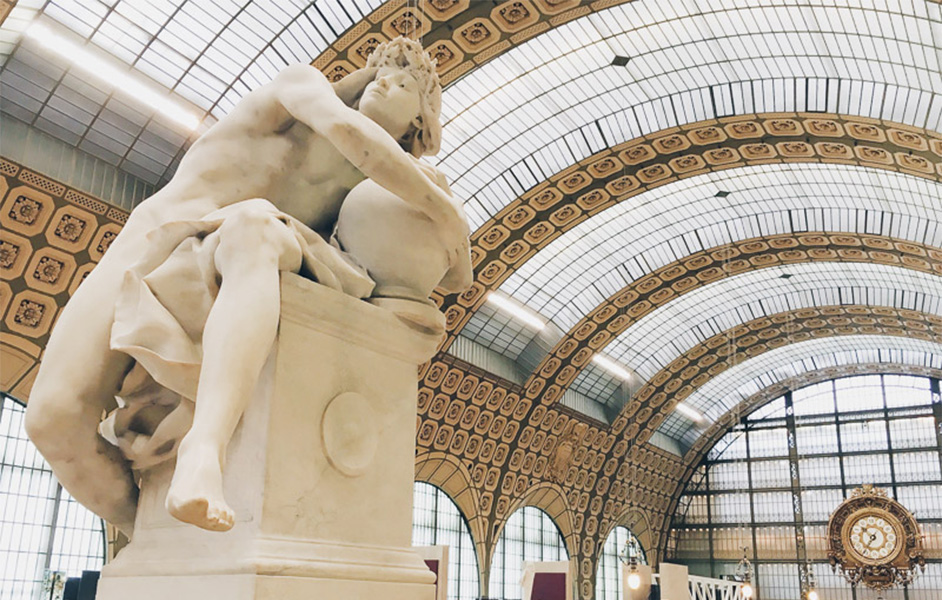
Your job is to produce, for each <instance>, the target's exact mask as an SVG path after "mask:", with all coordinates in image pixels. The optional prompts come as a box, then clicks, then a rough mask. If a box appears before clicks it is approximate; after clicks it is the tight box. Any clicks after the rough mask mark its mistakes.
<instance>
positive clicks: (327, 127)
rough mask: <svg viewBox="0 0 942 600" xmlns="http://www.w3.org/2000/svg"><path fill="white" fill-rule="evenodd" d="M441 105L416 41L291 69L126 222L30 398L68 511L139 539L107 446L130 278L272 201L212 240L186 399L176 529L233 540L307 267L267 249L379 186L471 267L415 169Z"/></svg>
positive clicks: (445, 204) (431, 187)
mask: <svg viewBox="0 0 942 600" xmlns="http://www.w3.org/2000/svg"><path fill="white" fill-rule="evenodd" d="M440 102H441V88H440V85H439V83H438V78H437V75H436V74H435V70H434V64H433V63H432V62H431V61H430V60H429V58H428V57H427V55H426V54H425V53H424V51H422V49H421V46H419V45H418V44H417V43H415V42H412V41H409V40H405V39H402V38H399V39H396V40H393V41H392V42H389V43H387V44H383V45H381V46H380V47H379V48H377V50H376V51H375V52H374V54H373V55H372V56H371V57H370V59H369V61H368V63H367V66H366V68H364V69H361V70H359V71H356V72H354V73H352V74H350V75H348V76H347V77H345V78H344V79H343V80H342V81H340V82H338V83H337V84H331V83H329V82H328V81H327V79H326V78H325V77H324V76H323V75H322V74H321V73H320V72H319V71H318V70H317V69H315V68H314V67H311V66H309V65H295V66H291V67H288V68H286V69H284V70H283V71H282V72H281V73H279V75H278V76H276V77H275V79H274V80H273V81H272V82H270V83H268V84H266V85H264V86H262V87H260V88H258V89H257V90H255V91H253V92H251V93H249V94H248V95H246V96H245V98H244V99H243V100H242V101H241V102H240V103H239V104H238V105H237V106H236V107H235V108H234V109H233V110H232V112H231V113H230V114H229V115H227V116H226V117H225V118H223V119H221V120H220V121H219V122H218V123H216V124H215V125H214V126H213V127H212V128H211V129H210V130H209V131H208V132H206V133H205V134H204V135H203V136H202V137H201V138H200V139H199V140H197V141H196V142H195V143H194V144H193V146H192V147H191V148H190V149H189V151H188V152H187V154H186V156H185V157H184V159H183V161H182V162H181V163H180V166H179V168H178V170H177V172H176V174H175V175H174V177H173V179H172V180H171V181H170V182H169V183H168V184H167V185H166V186H165V187H164V188H163V189H161V190H160V191H159V192H157V193H156V194H154V195H153V196H151V197H150V198H148V199H147V200H145V201H144V202H142V203H141V204H140V205H139V206H138V207H137V208H136V209H135V210H134V211H133V212H132V213H131V215H130V218H129V219H128V221H127V224H126V225H125V227H124V229H123V230H122V232H121V233H120V235H118V237H117V238H116V239H115V240H114V242H113V243H112V245H111V248H110V249H109V251H108V252H107V253H106V255H105V256H104V257H103V259H102V260H101V262H100V264H99V265H98V266H97V267H96V268H95V269H94V271H92V272H91V273H90V275H89V276H88V281H86V282H85V283H84V284H83V285H82V286H80V287H79V289H78V290H77V292H76V293H75V295H74V296H73V297H72V299H71V300H70V301H69V303H68V304H67V306H66V307H65V309H64V310H63V312H62V313H61V314H60V316H59V318H58V322H57V324H56V327H55V329H54V331H53V334H52V336H51V339H50V341H49V343H48V345H47V347H46V351H45V355H44V358H43V361H42V365H41V367H40V370H39V374H38V376H37V379H36V382H35V384H34V386H33V388H32V391H31V394H30V400H29V404H28V407H27V414H26V429H27V432H28V434H29V436H30V437H31V438H32V440H33V441H34V443H35V444H36V445H37V447H38V448H39V450H40V451H41V453H42V454H43V455H44V456H45V458H46V459H47V460H48V462H49V463H50V465H51V466H52V469H53V471H54V473H55V475H56V476H57V477H58V478H59V480H60V481H61V483H62V485H63V486H64V487H65V488H66V489H67V490H68V491H69V492H70V493H71V494H72V495H73V497H75V498H76V499H77V500H78V501H79V502H81V503H82V504H84V505H85V506H87V507H88V508H89V509H91V510H92V511H94V512H95V513H97V514H98V515H100V516H101V517H103V518H104V519H106V520H107V521H108V522H110V523H112V524H113V525H115V526H116V527H118V528H119V529H120V530H121V531H122V532H124V533H126V534H128V536H130V535H131V533H132V532H133V527H134V519H135V513H136V510H137V496H138V489H137V486H136V484H135V481H134V475H133V473H132V470H131V467H130V464H129V462H128V460H126V459H125V458H124V457H123V456H122V455H121V453H120V452H119V450H118V448H116V447H114V446H113V445H111V444H109V443H107V442H106V441H105V440H104V439H103V438H102V437H101V436H99V434H98V427H99V425H100V423H101V420H102V415H103V414H104V413H105V412H106V411H109V410H111V409H113V408H115V396H116V395H117V394H118V392H119V389H120V388H121V387H122V383H123V382H125V378H126V377H127V378H130V376H128V373H129V371H131V369H132V367H133V366H134V365H135V361H134V359H132V357H131V356H129V355H128V354H126V353H124V352H120V351H117V350H115V349H113V348H112V344H111V338H112V329H113V325H114V323H115V318H116V302H118V299H119V296H120V295H121V293H122V286H123V282H124V281H125V279H126V277H125V276H126V274H127V273H128V272H129V271H131V270H132V268H134V267H135V265H139V264H140V263H142V262H146V261H147V260H148V257H149V255H151V254H152V253H153V252H154V250H153V246H154V244H155V240H157V239H158V238H159V236H157V234H161V233H162V232H164V231H165V230H167V229H168V228H173V227H176V226H179V225H181V223H182V224H184V225H185V224H187V223H193V222H200V221H201V220H205V219H207V218H213V217H212V215H214V214H225V213H226V212H227V211H229V210H230V209H233V208H238V207H236V206H234V205H237V204H239V203H249V204H250V203H256V204H257V203H258V202H262V204H264V205H265V206H268V207H270V208H273V210H270V211H268V212H266V211H265V210H248V211H241V212H238V211H235V212H233V214H234V216H233V217H230V218H225V219H221V220H220V224H219V225H218V229H217V230H216V232H215V233H216V234H218V235H216V236H215V239H216V240H217V242H216V245H215V246H214V247H213V249H212V254H211V256H212V259H211V260H212V261H213V262H214V265H213V267H214V268H215V278H216V279H217V280H218V281H219V285H218V292H217V293H216V295H215V299H214V301H213V302H212V305H211V306H209V307H207V310H208V313H207V316H206V318H205V326H203V329H202V332H201V338H200V337H199V335H200V334H199V333H197V338H198V339H199V344H200V346H201V352H202V354H201V365H200V367H199V371H198V384H196V385H194V386H193V391H194V393H193V396H195V397H190V396H187V397H189V398H190V400H193V401H194V403H195V408H194V410H195V412H194V414H193V424H192V427H191V428H190V430H189V432H188V433H187V434H186V435H185V437H184V438H183V440H182V442H181V443H180V444H179V448H178V451H177V466H176V469H175V471H174V477H173V480H172V483H171V487H170V491H169V493H168V497H167V508H168V510H169V512H170V513H171V514H172V515H173V516H174V517H176V518H177V519H179V520H181V521H185V522H188V523H192V524H194V525H197V526H199V527H202V528H204V529H210V530H216V531H225V530H228V529H229V528H231V527H232V525H233V523H234V515H233V513H232V510H231V509H230V508H229V507H228V506H227V505H226V502H225V499H224V498H223V493H222V471H223V468H224V464H223V463H224V460H225V455H226V449H227V446H228V443H229V440H230V438H231V436H232V434H233V432H234V430H235V428H236V426H237V425H238V423H239V420H240V419H241V416H242V413H243V412H244V410H245V408H246V407H247V405H248V402H249V400H250V398H251V394H252V392H253V389H254V386H255V382H256V380H257V378H258V375H259V373H260V371H261V368H262V366H263V365H264V363H265V361H266V359H267V357H268V355H269V353H270V350H271V347H272V344H273V342H274V339H275V336H276V332H277V326H278V319H279V314H280V291H279V270H284V269H296V268H297V266H298V264H299V263H300V260H301V259H300V256H299V255H300V250H299V248H298V247H297V244H295V243H293V242H291V240H292V239H293V238H292V236H291V235H286V234H279V235H278V236H276V238H277V239H273V238H272V237H271V232H272V225H273V224H274V225H280V226H283V227H284V223H285V222H286V221H287V220H289V219H291V218H293V219H296V220H297V221H299V222H300V223H302V224H303V225H304V226H306V227H308V228H310V230H314V231H317V232H320V233H321V234H323V235H325V236H326V234H329V233H330V232H331V230H332V229H333V227H334V225H335V222H336V220H337V216H338V213H339V211H340V207H341V203H342V201H343V199H344V197H345V196H346V195H347V193H348V192H349V191H350V190H351V189H352V188H353V187H354V186H356V185H357V184H358V183H359V182H361V181H363V180H364V179H365V178H369V179H371V180H372V181H373V182H374V183H375V184H378V185H379V186H382V188H385V189H386V190H387V191H388V192H390V193H392V194H395V195H396V196H398V197H399V198H401V199H402V200H404V201H405V202H407V203H408V204H409V205H410V206H411V207H412V208H414V209H416V210H418V211H420V212H421V213H422V214H424V215H425V217H426V218H428V220H429V227H428V230H429V232H435V234H437V235H439V238H440V240H441V242H442V244H443V245H444V247H446V248H447V254H448V260H449V263H450V264H457V263H461V262H462V261H463V262H465V263H468V258H467V257H468V246H467V241H468V238H467V235H468V226H467V221H466V220H465V218H464V215H463V211H462V208H461V204H460V203H459V202H457V201H456V200H454V199H453V198H452V197H451V195H450V193H448V191H447V187H446V186H442V185H438V184H436V183H435V182H433V180H432V178H433V175H434V174H429V170H430V168H429V167H422V166H420V163H419V162H418V161H417V160H416V159H415V157H417V156H420V155H422V154H434V153H435V152H437V149H438V144H439V137H440V132H441V125H440V123H439V112H440ZM258 199H262V200H258ZM265 201H267V202H265ZM268 203H270V204H268ZM251 205H252V206H255V204H251ZM240 206H242V205H240ZM274 209H276V210H274ZM278 211H280V213H279V212H278ZM286 215H290V217H286ZM279 218H280V219H281V220H279ZM178 228H179V227H178ZM285 229H287V228H286V227H285ZM310 230H308V233H309V234H310V235H312V236H314V237H317V236H316V235H314V234H313V232H311V231H310ZM286 240H287V241H286ZM317 241H318V242H320V243H321V244H322V245H325V246H326V242H324V241H323V239H318V240H317ZM331 250H332V248H331ZM337 254H338V255H339V254H340V253H339V252H338V253H337ZM337 262H343V261H337ZM468 264H469V263H468ZM340 268H341V270H342V269H343V268H344V266H343V265H340ZM350 269H351V273H354V279H355V268H354V267H350ZM468 275H469V273H465V276H464V277H463V278H462V279H463V280H466V279H467V276H468ZM364 279H366V278H365V277H364ZM366 281H367V282H369V280H368V279H366ZM465 283H468V282H467V281H466V282H465ZM334 287H338V286H337V285H335V286H334ZM340 287H342V286H340ZM344 291H346V290H344ZM368 293H369V291H368V290H367V291H366V293H361V294H360V295H361V296H363V295H366V294H368ZM184 304H185V300H184ZM184 328H185V326H184ZM155 379H156V377H155ZM125 383H126V382H125ZM161 383H162V382H161Z"/></svg>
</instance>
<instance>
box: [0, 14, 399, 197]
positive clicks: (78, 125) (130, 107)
mask: <svg viewBox="0 0 942 600" xmlns="http://www.w3.org/2000/svg"><path fill="white" fill-rule="evenodd" d="M382 3H383V1H382V0H349V1H348V0H316V1H313V2H312V1H306V0H284V1H280V0H253V1H250V0H206V1H201V2H195V1H192V0H50V1H49V2H48V3H47V4H46V5H45V7H44V8H43V10H42V15H41V17H40V18H41V19H44V20H47V21H50V20H51V21H55V22H56V24H57V25H58V26H59V27H60V28H63V29H65V30H66V31H69V30H71V32H72V33H73V34H74V38H75V40H74V41H77V42H79V43H82V42H84V41H89V42H90V46H91V47H93V48H96V49H99V50H103V51H105V52H107V53H108V54H110V55H112V57H113V61H114V62H115V63H117V64H120V63H122V62H123V63H126V64H127V65H130V66H131V67H133V69H132V73H135V72H136V73H137V74H139V75H141V76H142V77H141V78H142V79H145V78H149V79H151V80H153V81H155V82H156V83H157V84H159V85H160V86H163V87H165V88H166V89H168V90H172V92H173V93H174V94H176V95H177V96H178V97H179V98H181V99H184V100H186V101H187V102H189V103H192V104H193V105H194V106H195V107H198V108H199V109H200V110H201V111H202V114H200V116H201V117H203V116H204V115H210V116H209V117H207V118H206V120H205V123H206V124H211V123H212V122H214V121H215V120H216V119H217V118H219V117H221V116H223V115H224V114H225V113H226V112H227V111H228V110H229V109H230V108H231V107H232V106H234V104H235V102H237V101H238V99H239V98H241V97H242V96H244V95H245V94H246V93H248V92H249V91H250V90H252V89H255V88H256V87H258V86H259V85H261V84H262V83H265V82H267V81H269V80H271V78H272V77H273V76H274V75H275V74H276V73H277V72H278V71H279V70H281V68H282V67H284V66H285V65H287V64H290V63H296V62H310V61H311V60H312V59H313V58H315V57H316V56H318V55H319V54H320V53H321V52H322V51H323V50H324V49H326V48H327V47H328V45H329V44H330V43H332V42H334V41H335V40H336V39H337V37H338V36H340V35H341V34H342V33H343V32H344V31H345V30H346V29H348V28H349V27H350V26H352V25H353V24H355V23H357V22H359V21H361V20H362V19H363V18H364V16H365V15H367V14H369V13H370V12H372V10H373V9H374V8H376V7H377V6H379V5H381V4H382ZM27 4H29V0H27ZM40 4H41V3H40ZM8 34H9V32H8V31H6V28H5V31H4V36H2V38H3V39H6V38H8V37H9V35H8ZM0 58H2V57H0ZM2 69H3V70H2V77H3V80H4V86H3V89H2V94H0V96H2V108H3V111H4V112H5V113H6V114H8V115H12V116H14V117H16V118H18V119H20V120H22V121H25V122H26V123H29V124H30V125H33V126H35V127H36V128H38V129H40V130H41V131H44V132H46V133H48V134H50V135H52V136H54V137H56V138H58V139H60V140H63V141H65V142H66V143H68V144H70V145H72V146H74V147H77V148H80V149H81V150H84V151H86V152H88V153H90V154H92V155H93V156H96V157H98V158H100V159H103V160H105V161H107V162H108V163H110V164H112V165H114V166H117V167H120V168H122V169H124V170H125V171H127V172H129V173H131V174H133V175H135V176H137V177H139V178H140V179H142V180H144V181H146V182H148V183H152V184H157V183H161V182H163V181H166V179H167V178H168V177H169V175H170V173H172V171H173V170H174V169H175V168H176V165H177V163H178V161H179V159H180V156H181V154H182V151H183V149H184V148H185V147H186V145H187V142H188V139H189V136H190V134H189V132H187V131H184V130H183V129H181V128H179V127H178V126H176V125H173V124H171V123H169V122H167V123H163V122H162V121H163V120H162V119H161V118H160V117H159V116H157V118H156V119H155V118H154V117H155V115H154V112H153V111H152V110H150V109H149V108H147V107H146V106H143V105H142V104H140V103H138V102H136V101H135V100H134V99H132V98H128V97H127V96H126V95H124V94H122V92H121V90H116V89H115V88H114V86H112V85H109V84H104V83H99V82H97V81H96V80H95V79H94V78H90V77H88V76H87V75H85V74H84V73H82V72H81V71H79V70H77V69H74V68H72V67H71V65H69V64H68V63H67V62H66V61H64V60H62V59H58V58H56V57H54V56H53V55H51V54H49V53H48V52H46V51H44V50H42V49H41V47H40V45H39V43H38V42H37V41H35V40H32V39H26V38H24V39H22V42H21V43H20V45H19V46H18V47H17V48H16V50H15V51H14V52H13V54H12V55H11V56H9V57H6V60H5V62H4V64H3V68H2Z"/></svg>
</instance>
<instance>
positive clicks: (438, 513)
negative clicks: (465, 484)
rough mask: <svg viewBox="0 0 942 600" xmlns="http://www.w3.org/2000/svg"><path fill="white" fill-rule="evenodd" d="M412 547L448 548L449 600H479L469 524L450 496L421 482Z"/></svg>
mask: <svg viewBox="0 0 942 600" xmlns="http://www.w3.org/2000/svg"><path fill="white" fill-rule="evenodd" d="M412 545H413V546H448V547H449V549H448V552H449V554H448V598H449V600H476V598H477V597H478V595H479V593H478V590H479V589H480V584H479V583H478V559H477V555H476V554H475V552H474V541H473V540H472V539H471V531H470V529H469V528H468V523H467V522H466V521H465V520H464V517H463V516H462V515H461V512H460V511H459V510H458V507H457V506H455V503H454V502H452V501H451V498H449V497H448V494H446V493H445V492H443V491H441V490H440V489H438V488H437V487H435V486H434V485H429V484H427V483H422V482H421V481H417V482H416V483H415V500H414V503H413V509H412Z"/></svg>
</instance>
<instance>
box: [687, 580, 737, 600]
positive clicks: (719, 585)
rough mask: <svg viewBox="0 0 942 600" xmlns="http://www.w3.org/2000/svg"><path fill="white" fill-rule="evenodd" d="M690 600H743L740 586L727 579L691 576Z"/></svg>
mask: <svg viewBox="0 0 942 600" xmlns="http://www.w3.org/2000/svg"><path fill="white" fill-rule="evenodd" d="M688 579H689V580H690V600H741V598H742V592H741V591H740V589H741V588H740V585H739V583H738V582H735V581H728V580H726V579H711V578H709V577H697V576H696V575H691V576H690V577H689V578H688Z"/></svg>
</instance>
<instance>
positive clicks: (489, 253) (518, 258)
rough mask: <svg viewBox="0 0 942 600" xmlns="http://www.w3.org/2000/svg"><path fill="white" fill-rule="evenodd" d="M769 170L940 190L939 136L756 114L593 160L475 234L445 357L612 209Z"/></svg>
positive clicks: (679, 131) (445, 302)
mask: <svg viewBox="0 0 942 600" xmlns="http://www.w3.org/2000/svg"><path fill="white" fill-rule="evenodd" d="M770 163H832V164H840V165H849V166H863V167H870V168H877V169H886V170H890V171H896V172H901V173H905V174H908V175H913V176H917V177H922V178H926V179H929V180H931V181H936V182H939V181H942V135H940V134H938V133H936V132H929V131H926V130H916V129H914V128H912V127H909V126H906V125H902V124H898V123H889V122H877V121H874V120H872V119H864V118H856V117H850V116H846V115H833V114H826V113H815V114H779V113H776V114H757V115H745V116H741V117H730V118H724V119H712V120H708V121H701V122H698V123H694V124H692V125H689V126H685V127H682V128H673V129H671V130H666V131H660V132H657V133H654V134H651V135H648V136H644V137H641V138H636V139H633V140H630V141H628V142H625V143H624V144H619V145H617V146H615V147H612V148H609V149H607V150H604V151H602V152H599V153H597V154H594V155H592V156H591V157H589V158H587V159H585V160H583V161H581V162H580V163H578V164H576V165H573V166H571V167H569V168H568V169H566V170H564V171H562V172H560V173H557V174H556V175H554V176H553V177H551V178H550V179H548V180H546V181H544V182H542V183H540V184H538V185H536V186H534V187H533V188H531V189H530V190H529V191H527V192H526V193H525V194H523V195H522V196H520V197H519V198H517V199H516V200H515V201H513V202H512V203H511V204H509V205H508V206H506V207H505V208H503V209H502V210H501V211H500V212H499V213H497V214H496V215H495V216H494V217H493V218H491V219H490V220H489V221H488V222H487V223H485V224H484V225H482V226H481V227H480V228H479V229H478V230H477V231H475V232H474V234H473V235H472V245H471V256H472V262H473V264H474V267H475V281H474V284H473V285H472V287H471V289H469V290H468V291H467V292H465V293H463V294H460V295H457V294H450V295H446V296H442V295H436V296H435V300H436V302H438V303H439V305H440V306H441V307H442V308H443V309H444V310H445V314H446V317H447V328H448V332H449V336H448V338H446V340H445V341H444V342H443V345H442V348H447V347H448V346H449V345H450V344H451V341H452V340H453V339H454V336H455V335H457V333H458V332H459V331H460V330H461V329H462V328H463V327H464V325H465V324H466V323H467V322H468V320H469V319H470V318H471V315H472V314H473V313H474V312H475V311H476V310H477V309H478V308H479V307H480V306H481V305H482V304H483V303H484V299H485V297H486V295H487V292H488V291H490V290H493V289H497V288H498V287H500V285H501V284H502V283H503V282H504V281H506V280H507V278H508V277H510V275H511V274H512V273H513V272H514V271H516V270H517V269H519V268H520V266H521V265H522V264H524V263H525V262H526V261H527V260H528V259H530V258H532V257H533V256H534V255H535V254H536V253H537V252H539V251H540V250H542V249H543V248H545V247H546V246H548V245H549V244H550V242H552V241H553V240H555V239H556V238H558V237H559V236H560V235H562V234H563V233H565V232H566V231H569V230H570V229H572V228H573V227H575V226H576V225H578V224H579V223H582V222H583V221H585V220H586V219H589V218H591V217H592V216H594V215H597V214H599V213H600V212H602V211H604V210H605V209H607V208H610V207H611V206H614V205H615V204H618V203H620V202H623V201H625V200H627V199H629V198H632V197H635V196H637V195H639V194H643V193H644V192H645V191H648V190H650V189H654V188H656V187H659V186H661V185H664V184H667V183H671V182H673V181H677V180H680V179H684V178H687V177H692V176H696V175H702V174H704V173H708V172H715V171H720V170H726V169H731V168H736V167H744V166H751V165H762V164H770Z"/></svg>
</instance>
